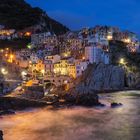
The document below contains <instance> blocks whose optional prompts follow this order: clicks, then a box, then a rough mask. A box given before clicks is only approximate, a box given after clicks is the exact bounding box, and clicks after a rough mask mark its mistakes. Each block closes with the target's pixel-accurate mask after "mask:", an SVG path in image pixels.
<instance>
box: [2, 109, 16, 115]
mask: <svg viewBox="0 0 140 140" xmlns="http://www.w3.org/2000/svg"><path fill="white" fill-rule="evenodd" d="M12 114H15V111H13V110H3V111H0V116H2V115H12Z"/></svg>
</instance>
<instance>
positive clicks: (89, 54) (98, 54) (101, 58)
mask: <svg viewBox="0 0 140 140" xmlns="http://www.w3.org/2000/svg"><path fill="white" fill-rule="evenodd" d="M85 59H86V60H89V62H90V63H96V64H98V63H100V62H102V63H104V64H109V55H108V54H106V53H105V52H104V51H103V49H102V48H99V47H94V46H87V47H85Z"/></svg>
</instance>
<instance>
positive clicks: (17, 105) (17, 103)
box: [0, 97, 47, 110]
mask: <svg viewBox="0 0 140 140" xmlns="http://www.w3.org/2000/svg"><path fill="white" fill-rule="evenodd" d="M44 106H47V103H46V102H42V101H36V100H28V99H20V98H16V97H0V110H22V109H26V108H30V107H44Z"/></svg>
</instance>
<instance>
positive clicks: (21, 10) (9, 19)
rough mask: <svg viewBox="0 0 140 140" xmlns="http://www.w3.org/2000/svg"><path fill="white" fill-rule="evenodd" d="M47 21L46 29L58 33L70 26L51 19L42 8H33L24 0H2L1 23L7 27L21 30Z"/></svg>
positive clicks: (0, 4)
mask: <svg viewBox="0 0 140 140" xmlns="http://www.w3.org/2000/svg"><path fill="white" fill-rule="evenodd" d="M41 21H43V22H45V24H46V28H45V29H46V30H48V31H52V32H54V33H56V34H61V33H65V32H66V31H68V28H66V27H65V26H63V25H62V24H60V23H58V22H57V21H55V20H53V19H51V18H50V17H49V16H47V14H46V13H45V12H44V11H42V10H41V9H40V8H37V7H36V8H32V7H31V6H30V5H29V4H27V3H26V2H25V1H24V0H1V1H0V24H2V25H5V26H6V27H7V28H14V29H17V30H21V29H24V28H27V27H30V26H34V25H37V24H39V23H40V22H41Z"/></svg>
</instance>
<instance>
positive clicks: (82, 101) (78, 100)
mask: <svg viewBox="0 0 140 140" xmlns="http://www.w3.org/2000/svg"><path fill="white" fill-rule="evenodd" d="M65 100H66V102H67V103H71V104H74V105H81V106H96V105H99V104H100V103H99V100H98V95H96V94H92V93H87V94H77V95H76V96H75V95H72V94H66V95H65Z"/></svg>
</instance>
